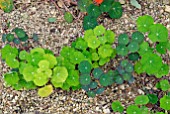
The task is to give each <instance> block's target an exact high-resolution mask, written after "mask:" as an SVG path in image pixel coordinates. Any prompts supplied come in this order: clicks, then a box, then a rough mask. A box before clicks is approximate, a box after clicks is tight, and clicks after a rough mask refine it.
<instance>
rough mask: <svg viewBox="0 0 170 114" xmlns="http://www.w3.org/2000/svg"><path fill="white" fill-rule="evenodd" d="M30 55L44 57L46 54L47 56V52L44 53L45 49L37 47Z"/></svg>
mask: <svg viewBox="0 0 170 114" xmlns="http://www.w3.org/2000/svg"><path fill="white" fill-rule="evenodd" d="M30 53H31V54H34V53H39V54H41V55H44V54H45V51H44V49H43V48H40V47H36V48H34V49H32V50H31V52H30Z"/></svg>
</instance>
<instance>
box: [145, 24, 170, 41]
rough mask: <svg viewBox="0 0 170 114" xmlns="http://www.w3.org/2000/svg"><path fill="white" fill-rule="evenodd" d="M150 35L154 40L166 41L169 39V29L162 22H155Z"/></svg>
mask: <svg viewBox="0 0 170 114" xmlns="http://www.w3.org/2000/svg"><path fill="white" fill-rule="evenodd" d="M148 37H149V38H150V39H151V40H152V41H153V42H157V41H158V42H166V41H167V40H168V29H167V28H166V27H165V26H163V25H162V24H154V25H152V26H151V27H150V32H149V35H148Z"/></svg>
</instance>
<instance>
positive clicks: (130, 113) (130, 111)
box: [126, 105, 142, 114]
mask: <svg viewBox="0 0 170 114" xmlns="http://www.w3.org/2000/svg"><path fill="white" fill-rule="evenodd" d="M126 113H127V114H142V112H141V110H140V108H139V107H138V106H136V105H129V106H128V107H127V109H126Z"/></svg>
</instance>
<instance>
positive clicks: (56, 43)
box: [0, 0, 170, 114]
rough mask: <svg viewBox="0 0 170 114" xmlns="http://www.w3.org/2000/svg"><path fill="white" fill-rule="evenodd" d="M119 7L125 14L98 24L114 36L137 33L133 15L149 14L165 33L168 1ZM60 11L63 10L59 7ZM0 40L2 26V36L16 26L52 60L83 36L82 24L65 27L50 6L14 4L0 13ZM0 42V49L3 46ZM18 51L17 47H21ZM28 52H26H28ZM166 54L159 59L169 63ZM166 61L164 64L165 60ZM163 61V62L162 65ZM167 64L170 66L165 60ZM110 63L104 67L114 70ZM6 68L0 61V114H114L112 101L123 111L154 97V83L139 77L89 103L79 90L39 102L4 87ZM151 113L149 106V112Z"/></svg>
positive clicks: (31, 0)
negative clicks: (47, 51)
mask: <svg viewBox="0 0 170 114" xmlns="http://www.w3.org/2000/svg"><path fill="white" fill-rule="evenodd" d="M121 1H122V0H121ZM122 2H125V3H124V5H123V9H124V13H123V16H122V17H121V19H117V20H113V19H109V18H105V17H104V16H101V17H100V18H99V19H98V21H99V23H100V24H102V25H104V26H105V27H106V28H107V29H110V30H112V31H114V32H115V33H116V35H118V34H121V33H124V32H126V33H128V34H129V35H130V34H131V33H132V32H133V31H135V30H136V23H135V20H136V19H137V17H138V16H141V15H144V14H148V15H151V16H152V17H154V19H155V22H157V23H162V24H164V25H165V26H167V28H168V30H169V31H170V13H169V12H168V11H165V10H166V7H167V6H169V5H170V3H169V1H168V0H162V1H161V2H160V1H159V0H153V1H150V2H148V1H143V0H140V2H139V3H140V4H141V6H142V9H136V8H134V7H133V6H131V5H130V4H129V2H128V1H125V0H124V1H122ZM68 8H69V10H70V11H71V12H72V13H73V14H74V15H75V16H77V15H78V13H77V8H76V7H75V6H70V7H68ZM61 11H62V12H64V9H63V8H61ZM49 17H56V19H57V21H56V22H54V23H49V22H48V18H49ZM0 20H1V21H0V25H2V28H0V29H1V30H0V36H1V34H2V33H4V30H5V29H6V24H7V23H6V22H5V21H4V20H9V21H10V22H11V25H10V28H8V29H6V31H7V32H9V31H11V30H12V29H13V28H15V27H21V28H23V29H24V30H25V31H26V32H27V33H28V35H29V37H30V40H29V47H30V48H33V47H37V46H39V47H43V48H48V49H51V50H53V51H54V53H55V55H58V54H59V51H60V49H61V47H62V46H64V45H70V43H71V42H72V41H74V40H75V39H76V38H77V37H80V36H82V35H83V32H84V31H83V29H82V19H80V20H74V22H73V23H71V24H67V23H66V22H65V21H64V19H63V15H60V13H59V12H58V10H57V9H56V8H55V6H54V5H53V4H52V3H49V2H47V0H46V1H43V2H42V1H41V0H22V2H20V1H19V0H15V10H14V11H12V12H11V13H3V11H0ZM33 33H37V34H38V36H39V42H38V43H35V42H33V41H32V34H33ZM4 45H5V44H4V43H2V41H1V40H0V46H4ZM20 47H22V45H20ZM28 50H29V49H28ZM169 57H170V54H169V55H166V56H165V57H164V58H169ZM165 60H166V59H165ZM166 62H167V61H166ZM168 62H169V61H168ZM113 64H114V63H113V61H112V62H111V63H109V64H108V65H106V66H109V65H113ZM8 71H9V68H8V67H7V66H6V64H5V63H4V62H3V61H0V73H1V75H2V76H1V77H0V93H1V95H0V114H1V113H3V114H103V113H106V114H110V113H112V114H115V113H114V112H113V111H112V110H111V103H112V101H115V100H119V101H121V102H122V104H123V106H125V107H127V106H128V105H129V104H132V103H133V100H134V98H135V96H137V95H139V94H144V92H146V91H149V92H150V93H152V92H157V91H158V90H157V89H155V88H153V87H154V85H155V83H156V82H157V80H156V78H154V77H151V76H150V77H149V76H146V75H145V74H144V75H135V80H136V81H135V83H133V84H131V85H129V84H128V83H124V84H123V85H117V84H113V85H112V86H111V87H108V88H107V90H106V91H105V92H104V93H103V94H102V95H99V96H97V97H95V98H88V97H87V95H86V94H85V92H84V91H82V90H79V91H62V90H61V89H55V90H54V92H53V94H52V95H50V96H49V97H47V98H40V97H39V96H38V95H37V90H29V91H28V90H23V91H16V90H13V89H12V88H10V87H5V85H4V82H3V74H4V73H6V72H8ZM155 109H156V108H154V107H152V110H155Z"/></svg>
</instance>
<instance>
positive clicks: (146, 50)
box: [138, 42, 153, 56]
mask: <svg viewBox="0 0 170 114" xmlns="http://www.w3.org/2000/svg"><path fill="white" fill-rule="evenodd" d="M152 51H153V50H152V49H151V48H150V46H149V44H148V42H143V43H142V44H140V46H139V51H138V52H139V54H140V55H141V56H142V55H144V54H146V53H150V52H151V53H152Z"/></svg>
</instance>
